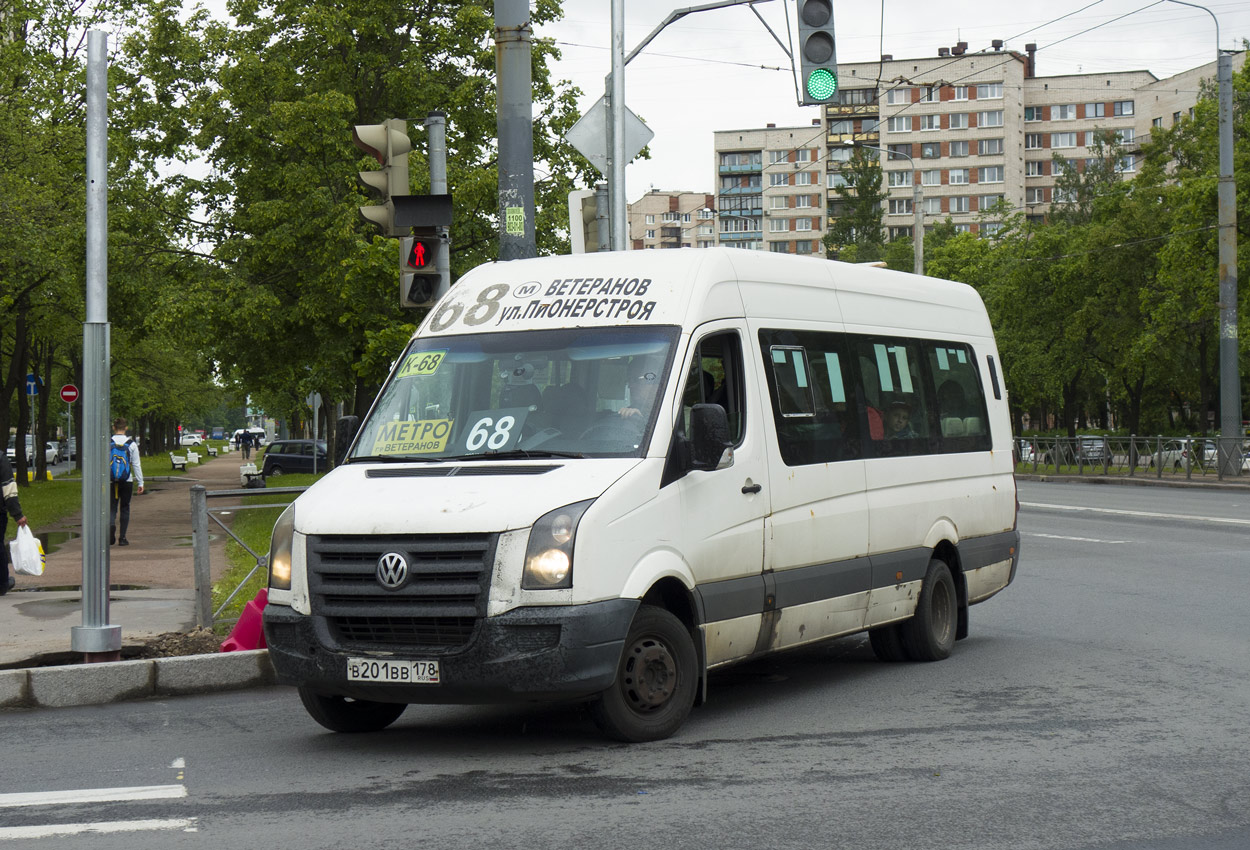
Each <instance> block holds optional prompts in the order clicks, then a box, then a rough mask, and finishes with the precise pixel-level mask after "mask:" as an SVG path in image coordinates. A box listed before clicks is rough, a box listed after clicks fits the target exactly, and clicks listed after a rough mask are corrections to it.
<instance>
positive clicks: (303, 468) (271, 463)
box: [260, 440, 329, 478]
mask: <svg viewBox="0 0 1250 850" xmlns="http://www.w3.org/2000/svg"><path fill="white" fill-rule="evenodd" d="M316 446H317V455H316V458H317V469H318V470H320V471H322V472H324V471H325V469H326V467H327V466H328V465H329V456H328V455H327V454H326V443H325V440H317V441H316ZM312 471H313V441H312V440H278V441H277V442H275V443H272V444H271V445H270V446H269V448H267V449H265V459H264V461H263V462H262V463H261V467H260V474H261V475H263V476H265V477H266V478H268V477H269V476H270V475H283V474H285V473H288V472H309V473H311V472H312Z"/></svg>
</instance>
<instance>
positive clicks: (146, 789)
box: [0, 785, 187, 809]
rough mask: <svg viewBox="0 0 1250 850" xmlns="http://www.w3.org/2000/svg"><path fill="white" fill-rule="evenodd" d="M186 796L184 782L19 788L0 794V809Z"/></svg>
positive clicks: (166, 798)
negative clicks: (63, 787)
mask: <svg viewBox="0 0 1250 850" xmlns="http://www.w3.org/2000/svg"><path fill="white" fill-rule="evenodd" d="M185 796H187V786H185V785H136V786H133V787H130V788H83V789H79V790H74V791H23V792H21V793H16V794H0V809H5V808H13V807H16V806H64V805H73V804H74V803H118V802H126V801H130V800H168V799H170V798H172V797H185Z"/></svg>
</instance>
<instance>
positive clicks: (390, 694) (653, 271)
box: [264, 248, 1019, 741]
mask: <svg viewBox="0 0 1250 850" xmlns="http://www.w3.org/2000/svg"><path fill="white" fill-rule="evenodd" d="M339 438H340V453H339V462H338V465H337V467H336V468H335V469H334V470H333V471H332V472H330V473H329V474H328V475H326V476H325V477H324V478H322V479H321V480H320V481H318V482H317V483H316V484H315V485H313V486H312V487H311V488H309V489H308V490H307V491H306V492H304V493H303V494H301V495H300V497H299V498H298V499H297V500H296V501H295V502H294V503H293V504H292V505H291V506H290V507H289V508H288V509H287V510H286V511H285V512H284V513H283V514H282V516H281V517H280V519H279V520H278V522H277V523H276V525H275V528H274V533H273V541H272V549H271V555H270V559H271V563H270V574H269V604H268V606H267V607H266V609H265V613H264V623H265V636H266V639H267V641H268V645H269V653H270V658H271V660H272V662H273V666H274V668H275V670H276V672H277V675H278V677H279V680H280V681H282V682H284V683H287V684H292V685H296V686H297V687H298V689H299V694H300V697H301V700H302V702H303V704H304V706H305V708H306V709H307V710H308V712H309V713H310V714H311V715H312V717H313V718H314V719H316V720H317V721H318V722H319V723H321V724H322V725H324V726H325V727H327V728H329V729H332V730H336V731H342V732H358V731H372V730H377V729H381V728H383V727H385V726H387V725H388V724H390V723H391V722H393V721H394V720H395V719H396V718H398V717H399V715H400V714H401V712H403V710H404V707H405V706H406V705H408V704H410V703H473V702H497V701H505V700H556V699H569V700H585V701H588V702H589V703H590V708H591V714H592V716H593V717H594V719H595V721H596V722H597V723H598V725H599V726H600V727H601V728H602V729H603V730H604V732H605V733H606V734H608V735H609V736H611V737H614V738H617V739H620V740H625V741H647V740H656V739H660V738H664V737H667V736H669V735H671V734H672V733H673V732H674V731H675V730H677V728H678V727H679V726H680V725H681V724H682V723H683V721H684V720H685V719H686V717H687V715H688V714H689V712H690V710H691V708H692V706H694V705H696V704H698V703H700V702H702V701H703V700H705V699H706V698H707V695H708V673H709V671H711V670H713V669H716V668H719V667H723V666H725V665H729V664H733V663H735V662H740V661H744V660H747V659H751V658H758V657H760V656H762V655H765V654H768V653H773V652H778V651H781V650H786V649H790V648H793V647H799V646H805V645H809V644H811V643H813V642H816V641H823V640H827V639H829V638H834V637H838V636H841V635H850V634H854V633H857V632H863V631H865V630H867V632H868V636H869V638H870V642H871V645H872V648H873V650H874V651H875V653H876V655H877V656H878V657H879V658H881V659H883V660H886V661H904V660H910V661H936V660H939V659H942V658H945V657H947V656H948V655H949V654H950V652H951V651H952V648H953V646H954V644H955V641H956V640H957V639H959V638H962V637H964V636H965V635H966V634H967V633H968V608H969V606H971V605H973V604H975V603H977V602H983V601H985V600H986V599H988V598H990V597H991V596H993V595H994V594H995V593H997V592H998V591H1000V590H1002V589H1003V588H1004V587H1006V586H1007V585H1008V584H1009V583H1010V582H1011V580H1012V579H1013V577H1014V575H1015V570H1016V565H1017V561H1018V544H1019V534H1018V532H1017V530H1016V510H1017V503H1016V489H1015V479H1014V476H1013V466H1012V451H1011V448H1012V447H1011V439H1012V437H1011V430H1010V427H1009V417H1008V410H1007V395H1006V390H1005V387H1004V386H1003V382H1002V372H1001V369H1000V367H999V361H998V353H997V350H996V348H995V344H994V337H993V333H992V331H991V328H990V323H989V319H988V317H987V315H986V312H985V307H984V305H983V304H982V302H981V299H980V297H979V296H978V295H977V294H976V292H975V291H974V290H973V289H971V288H970V287H968V286H965V285H963V284H958V283H951V282H949V281H942V280H934V279H929V278H924V277H917V276H915V275H911V274H903V273H899V272H893V271H888V270H885V269H880V268H869V267H864V266H854V265H847V264H843V263H837V262H830V261H827V260H821V259H815V258H801V257H789V256H785V255H778V254H771V253H759V252H754V251H744V250H734V249H724V248H712V249H697V250H681V251H631V252H620V253H599V254H586V255H576V256H562V257H544V258H538V259H532V260H519V261H513V262H504V263H491V264H488V265H483V266H481V267H479V268H476V269H474V270H473V271H471V272H470V273H468V274H467V275H465V276H464V277H463V278H462V279H461V280H460V281H459V282H457V283H456V285H455V286H454V287H452V289H451V291H450V292H449V293H448V294H447V295H446V296H445V297H444V298H443V299H442V300H441V301H440V302H439V303H438V304H437V305H435V307H434V308H432V309H431V311H430V313H429V315H428V316H427V317H426V318H425V320H424V321H423V322H422V324H421V326H420V328H419V329H418V330H417V332H416V334H415V335H414V336H413V338H412V340H411V342H410V343H409V345H408V347H407V349H406V350H405V351H404V352H403V354H402V355H401V356H400V357H399V359H398V360H397V361H396V363H395V366H394V368H393V370H392V371H391V374H390V376H389V378H388V380H387V381H386V383H385V385H384V386H383V387H382V390H381V392H380V393H379V395H378V397H377V399H376V400H375V401H374V403H373V406H372V408H371V409H370V411H369V413H368V414H367V415H366V416H365V417H364V418H363V420H356V419H355V418H354V417H348V418H346V419H344V420H343V421H342V422H341V423H340V433H339Z"/></svg>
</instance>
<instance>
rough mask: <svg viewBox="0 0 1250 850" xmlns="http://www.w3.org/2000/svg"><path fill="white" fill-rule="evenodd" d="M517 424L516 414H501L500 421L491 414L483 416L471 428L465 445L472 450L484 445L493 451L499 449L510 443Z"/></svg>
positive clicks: (479, 448)
mask: <svg viewBox="0 0 1250 850" xmlns="http://www.w3.org/2000/svg"><path fill="white" fill-rule="evenodd" d="M492 425H493V426H494V430H493V431H492V430H491V426H492ZM515 426H516V417H515V416H500V417H499V420H498V421H496V420H494V419H492V418H491V417H489V416H483V417H482V418H481V419H479V420H477V422H475V423H474V425H473V427H472V428H470V429H469V436H468V438H467V439H466V440H465V445H464V447H465V448H466V449H468V450H469V451H471V452H476V451H480V450H481V448H482V447H483V446H485V447H486V448H487V449H490V450H492V451H498V450H499V449H502V448H503V447H504V446H506V445H508V440H509V439H511V437H512V429H513V428H514V427H515Z"/></svg>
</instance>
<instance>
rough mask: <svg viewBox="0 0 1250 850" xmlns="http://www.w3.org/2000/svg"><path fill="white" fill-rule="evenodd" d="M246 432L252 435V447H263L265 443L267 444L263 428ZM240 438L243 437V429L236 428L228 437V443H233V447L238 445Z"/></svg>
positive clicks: (250, 429) (249, 429)
mask: <svg viewBox="0 0 1250 850" xmlns="http://www.w3.org/2000/svg"><path fill="white" fill-rule="evenodd" d="M247 430H248V431H249V432H251V434H252V441H253V442H252V445H254V446H263V445H265V443H266V442H268V440H267V436H268V435H267V434H266V433H265V429H264V428H248V429H247ZM241 436H243V429H242V428H238V429H236V430H235V432H234V433H233V434H231V435H230V442H231V443H234V444H235V445H238V442H239V438H240V437H241Z"/></svg>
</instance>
